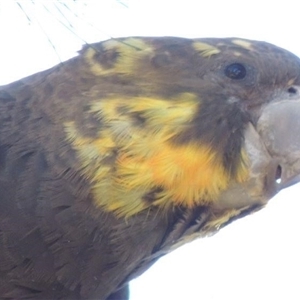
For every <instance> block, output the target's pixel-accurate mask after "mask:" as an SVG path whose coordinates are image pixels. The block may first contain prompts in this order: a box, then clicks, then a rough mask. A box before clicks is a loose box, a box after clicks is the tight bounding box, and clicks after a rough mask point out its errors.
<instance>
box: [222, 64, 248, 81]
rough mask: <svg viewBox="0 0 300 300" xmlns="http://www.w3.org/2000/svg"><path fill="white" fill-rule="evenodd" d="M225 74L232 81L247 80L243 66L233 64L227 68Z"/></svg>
mask: <svg viewBox="0 0 300 300" xmlns="http://www.w3.org/2000/svg"><path fill="white" fill-rule="evenodd" d="M224 73H225V75H226V76H227V77H229V78H231V79H243V78H245V76H246V74H247V71H246V68H245V67H244V66H243V65H242V64H240V63H233V64H231V65H228V66H227V67H226V68H225V71H224Z"/></svg>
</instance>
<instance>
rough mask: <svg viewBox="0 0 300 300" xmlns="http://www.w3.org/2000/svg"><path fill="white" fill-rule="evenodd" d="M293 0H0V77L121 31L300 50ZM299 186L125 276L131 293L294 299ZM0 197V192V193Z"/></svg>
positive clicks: (23, 72)
mask: <svg viewBox="0 0 300 300" xmlns="http://www.w3.org/2000/svg"><path fill="white" fill-rule="evenodd" d="M299 19H300V18H299V9H298V4H297V1H290V0H286V1H282V0H280V1H277V2H275V1H274V2H271V1H261V0H260V1H257V0H252V1H247V2H244V1H233V0H226V1H221V0H215V1H213V0H211V1H202V0H198V1H196V0H195V1H192V0H185V1H177V2H176V1H168V0H160V1H155V0H152V1H150V0H128V1H126V0H122V1H121V0H120V1H117V0H101V1H96V0H95V1H83V0H82V1H75V0H72V1H71V0H70V1H49V0H48V1H41V0H39V1H31V0H23V1H8V0H7V1H5V0H3V1H1V2H0V39H1V46H0V84H1V85H3V84H7V83H9V82H12V81H15V80H17V79H20V78H22V77H26V76H28V75H30V74H33V73H36V72H39V71H41V70H44V69H47V68H50V67H52V66H54V65H56V64H59V63H61V62H63V61H65V60H67V59H69V58H70V57H72V56H75V55H77V51H78V50H79V49H80V48H81V46H82V45H83V44H86V43H93V42H98V41H101V40H105V39H109V38H116V37H120V36H170V35H172V36H181V37H233V36H235V37H243V38H249V39H256V40H264V41H267V42H270V43H273V44H276V45H278V46H280V47H283V48H286V49H288V50H290V51H292V52H294V53H295V54H297V55H298V56H300V43H299V40H298V38H299ZM299 194H300V186H299V185H298V186H294V187H291V188H289V189H287V190H285V191H282V192H281V193H280V194H279V195H278V196H276V197H275V198H274V199H273V200H272V201H270V203H269V205H268V206H267V207H266V208H265V209H264V210H262V211H260V212H258V213H256V214H254V215H252V216H249V217H246V218H244V219H242V220H239V221H236V222H235V223H233V224H231V225H229V226H228V227H226V228H224V229H223V230H221V231H220V232H219V233H218V234H216V235H215V236H213V237H210V238H205V239H201V240H197V241H195V242H192V243H190V244H188V245H186V246H184V247H182V248H180V249H178V250H176V251H174V252H173V253H171V254H169V255H167V256H166V257H164V258H162V259H161V260H159V262H157V263H156V264H155V265H154V266H153V267H152V268H151V269H149V271H147V272H146V273H144V275H142V276H141V277H139V278H137V279H136V280H134V281H132V284H131V298H130V299H131V300H150V299H151V300H152V299H158V300H163V299H174V300H175V299H176V300H183V299H199V300H200V299H201V300H212V299H214V300H219V299H222V300H227V299H228V300H229V299H230V300H241V299H245V300H248V299H249V300H250V299H251V300H252V299H272V298H276V299H289V300H293V299H295V300H296V299H298V300H299V299H300V285H299V272H300V243H299V241H298V240H299V238H298V235H299V228H300V218H299V208H300V203H299V202H300V199H299V198H300V197H299ZM0 197H1V196H0Z"/></svg>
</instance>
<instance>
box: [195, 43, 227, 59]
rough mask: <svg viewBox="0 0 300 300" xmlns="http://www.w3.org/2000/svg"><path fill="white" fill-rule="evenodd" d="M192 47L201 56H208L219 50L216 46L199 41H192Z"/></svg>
mask: <svg viewBox="0 0 300 300" xmlns="http://www.w3.org/2000/svg"><path fill="white" fill-rule="evenodd" d="M193 47H194V49H195V50H196V51H198V52H199V53H200V55H201V56H203V57H210V56H212V55H215V54H218V53H220V52H221V50H220V49H218V48H217V47H215V46H212V45H210V44H206V43H201V42H194V43H193Z"/></svg>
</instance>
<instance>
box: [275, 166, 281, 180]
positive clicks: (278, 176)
mask: <svg viewBox="0 0 300 300" xmlns="http://www.w3.org/2000/svg"><path fill="white" fill-rule="evenodd" d="M281 173H282V169H281V166H280V165H278V166H277V169H276V173H275V180H276V182H277V183H280V182H281Z"/></svg>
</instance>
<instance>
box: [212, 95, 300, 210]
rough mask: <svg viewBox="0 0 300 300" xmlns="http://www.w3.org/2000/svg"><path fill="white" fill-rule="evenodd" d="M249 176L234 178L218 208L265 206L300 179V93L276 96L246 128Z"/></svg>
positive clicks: (223, 193)
mask: <svg viewBox="0 0 300 300" xmlns="http://www.w3.org/2000/svg"><path fill="white" fill-rule="evenodd" d="M244 151H245V152H246V156H247V157H248V168H249V177H248V179H247V180H246V181H245V182H243V183H236V182H231V183H230V185H229V187H228V189H226V190H225V191H224V192H222V193H221V195H220V197H219V198H218V199H217V201H216V202H215V205H214V209H217V210H223V209H241V208H247V207H251V206H255V205H259V206H263V205H265V204H266V203H267V202H268V200H270V199H271V198H272V197H273V196H274V195H275V194H277V193H278V192H279V191H280V190H282V189H284V188H286V187H288V186H291V185H293V184H295V183H297V182H300V97H298V98H297V97H293V98H290V99H275V100H274V101H272V102H269V103H267V104H266V105H265V106H264V107H263V108H262V109H261V111H260V115H259V117H258V120H257V123H256V124H255V125H253V124H248V126H247V128H246V130H245V143H244Z"/></svg>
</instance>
